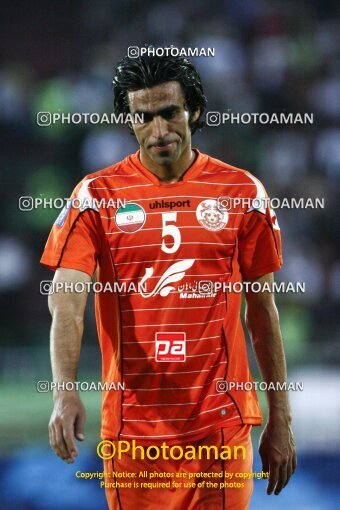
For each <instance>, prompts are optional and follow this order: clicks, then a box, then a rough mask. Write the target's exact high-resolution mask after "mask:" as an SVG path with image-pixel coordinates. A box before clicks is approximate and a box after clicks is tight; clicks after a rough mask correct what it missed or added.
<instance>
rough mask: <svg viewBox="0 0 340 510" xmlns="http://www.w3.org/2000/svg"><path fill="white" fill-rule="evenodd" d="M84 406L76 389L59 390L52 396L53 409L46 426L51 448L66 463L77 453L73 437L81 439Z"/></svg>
mask: <svg viewBox="0 0 340 510" xmlns="http://www.w3.org/2000/svg"><path fill="white" fill-rule="evenodd" d="M85 420H86V412H85V408H84V406H83V404H82V402H81V400H80V398H79V395H78V392H76V391H60V392H58V394H56V395H55V397H54V409H53V412H52V415H51V419H50V423H49V426H48V430H49V436H50V445H51V447H52V450H54V451H55V453H56V454H57V455H58V456H59V457H60V458H61V459H63V460H65V461H66V462H67V463H68V464H70V463H73V462H74V459H75V458H76V457H77V455H78V448H77V445H76V442H75V438H76V439H78V441H83V440H84V439H85V436H84V425H85Z"/></svg>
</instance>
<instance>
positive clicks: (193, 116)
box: [191, 108, 201, 122]
mask: <svg viewBox="0 0 340 510" xmlns="http://www.w3.org/2000/svg"><path fill="white" fill-rule="evenodd" d="M200 115H201V109H200V108H199V109H198V110H196V111H195V112H193V114H192V116H191V122H196V120H198V119H199V116H200Z"/></svg>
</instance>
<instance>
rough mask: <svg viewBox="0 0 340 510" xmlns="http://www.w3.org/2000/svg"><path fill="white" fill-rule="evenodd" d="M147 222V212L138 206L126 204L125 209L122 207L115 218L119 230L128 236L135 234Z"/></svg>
mask: <svg viewBox="0 0 340 510" xmlns="http://www.w3.org/2000/svg"><path fill="white" fill-rule="evenodd" d="M145 220H146V214H145V211H144V209H143V207H142V206H140V205H138V204H126V205H125V207H120V208H119V209H118V210H117V212H116V216H115V222H116V225H117V227H118V228H119V230H121V231H122V232H126V233H128V234H133V233H134V232H137V231H138V230H140V229H141V228H143V225H144V223H145Z"/></svg>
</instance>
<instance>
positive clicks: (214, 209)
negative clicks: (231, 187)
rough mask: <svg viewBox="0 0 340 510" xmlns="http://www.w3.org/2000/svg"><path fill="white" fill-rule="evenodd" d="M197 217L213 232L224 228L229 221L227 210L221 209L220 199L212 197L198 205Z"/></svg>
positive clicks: (203, 225)
mask: <svg viewBox="0 0 340 510" xmlns="http://www.w3.org/2000/svg"><path fill="white" fill-rule="evenodd" d="M196 218H197V220H198V222H199V223H200V224H201V225H202V227H204V228H205V229H207V230H212V231H213V232H216V231H218V230H222V228H224V227H225V226H226V224H227V223H228V213H227V211H226V210H224V209H219V207H218V201H217V200H212V199H207V200H203V202H201V203H200V204H199V205H198V206H197V209H196Z"/></svg>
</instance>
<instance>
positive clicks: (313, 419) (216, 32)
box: [0, 0, 340, 510]
mask: <svg viewBox="0 0 340 510" xmlns="http://www.w3.org/2000/svg"><path fill="white" fill-rule="evenodd" d="M339 14H340V4H339V2H337V1H335V0H334V1H326V2H325V1H321V0H309V1H307V0H306V1H291V0H274V1H269V0H243V1H242V2H240V1H237V0H225V1H222V0H215V2H205V1H204V0H186V1H179V0H173V1H172V2H169V3H165V2H155V1H147V0H145V1H144V2H138V1H137V0H126V1H125V2H117V1H113V2H111V1H109V0H97V1H94V0H90V1H88V2H81V1H80V0H77V1H76V0H74V1H73V2H67V1H65V0H59V1H58V2H57V1H52V2H48V3H41V2H36V1H32V2H23V1H18V0H13V1H11V2H4V3H3V5H2V7H1V16H0V27H1V30H0V40H1V49H0V52H1V59H2V67H1V72H0V133H1V142H2V144H1V145H2V151H1V165H0V169H1V170H0V171H1V187H0V197H1V198H0V204H1V215H0V224H1V234H0V290H1V298H0V299H1V301H0V303H1V306H0V315H1V337H0V338H1V340H0V342H1V345H0V416H1V418H0V427H1V429H0V447H1V457H0V473H1V476H0V510H12V509H13V510H14V509H15V510H27V509H29V510H54V509H61V508H62V509H63V510H74V509H78V508H81V509H82V510H101V509H104V508H106V505H105V501H104V493H103V491H101V490H100V489H99V488H98V483H97V482H96V481H82V480H77V479H76V478H75V471H76V469H80V470H84V471H96V470H101V464H100V462H99V460H98V459H97V458H96V455H95V453H94V452H95V448H94V446H95V444H96V442H97V441H98V433H99V416H100V394H99V393H95V392H87V393H83V394H82V397H83V401H84V403H85V405H86V408H87V414H88V421H87V427H86V435H87V440H86V442H85V443H84V444H83V445H81V447H80V452H81V455H80V457H79V459H78V460H77V462H76V464H75V465H73V466H67V465H64V464H63V463H62V461H61V460H60V459H58V458H56V457H55V456H54V454H53V453H52V452H51V451H50V449H49V447H48V433H47V423H48V420H49V416H50V412H51V408H52V402H51V394H49V393H38V392H37V391H36V388H35V385H36V382H37V381H38V380H43V379H50V369H49V354H48V336H49V324H50V317H49V313H48V310H47V303H46V297H45V296H42V295H40V293H39V283H40V281H41V280H47V279H50V278H51V274H50V272H49V271H48V270H46V269H44V268H43V267H40V266H39V258H40V256H41V252H42V250H43V246H44V243H45V241H46V237H47V235H48V232H49V230H50V227H51V223H52V222H53V221H54V219H55V217H56V216H57V214H58V211H57V210H42V209H38V210H34V211H31V212H28V211H27V212H22V211H19V208H18V199H19V197H20V196H22V195H31V196H34V197H46V198H48V197H67V196H69V194H70V191H71V190H72V189H73V187H74V185H75V184H76V183H77V182H78V181H79V180H80V179H81V178H82V177H83V176H84V175H85V174H86V173H89V172H93V171H94V170H96V169H100V168H102V167H103V166H106V165H108V164H110V163H111V162H114V161H118V160H120V159H121V158H122V157H124V156H125V155H126V154H128V153H130V152H132V151H135V150H136V148H137V146H136V143H135V141H134V139H133V137H132V136H131V135H129V133H128V131H127V128H126V127H124V126H118V127H117V126H107V125H102V126H100V125H97V126H91V125H84V124H83V125H72V126H67V125H55V126H50V127H38V126H37V124H36V114H37V112H38V111H52V112H53V111H58V109H60V111H62V112H90V113H91V112H99V113H101V112H111V111H112V91H111V80H112V70H113V66H114V64H115V63H116V62H117V60H118V59H120V58H121V57H122V56H123V55H124V54H126V51H127V48H128V47H129V46H135V45H137V46H138V45H142V44H144V43H150V42H151V43H153V44H155V45H160V46H168V45H169V44H175V45H177V46H179V47H188V46H190V47H214V48H215V52H216V54H215V57H213V58H197V59H193V60H194V62H195V64H196V65H197V67H198V69H199V72H200V74H201V77H202V80H203V84H204V87H205V91H206V95H207V96H208V100H209V103H208V110H214V111H227V109H228V108H230V109H231V110H232V111H233V112H235V113H237V112H239V113H242V112H268V113H272V112H276V113H280V112H286V113H288V112H293V113H297V112H300V113H304V112H308V113H310V112H313V113H314V124H313V125H299V124H296V125H282V126H277V125H260V124H256V125H254V124H249V125H237V124H232V125H231V124H226V125H224V126H219V127H206V128H204V130H203V131H202V132H201V133H198V134H196V135H195V136H194V146H197V147H198V148H199V149H200V150H201V151H202V152H208V153H209V154H211V155H213V156H215V157H217V158H220V159H222V160H224V161H227V162H229V163H231V164H233V165H236V166H239V167H241V168H246V169H248V170H250V171H252V172H253V173H254V174H255V175H256V176H258V177H259V178H260V179H262V181H263V182H264V184H265V186H266V188H267V191H268V193H269V194H270V196H272V197H314V198H315V197H319V198H322V197H324V198H325V204H326V206H325V209H317V210H313V209H307V210H301V209H299V210H289V209H284V210H279V211H278V218H279V222H280V226H281V230H282V237H283V248H284V262H285V264H284V268H283V269H282V270H281V271H280V273H279V274H278V275H277V278H278V280H280V281H305V282H306V287H307V291H306V293H305V294H300V295H294V294H289V295H282V296H278V297H277V302H278V305H279V311H280V315H281V324H282V330H283V334H284V339H285V348H286V353H287V360H288V366H289V378H290V380H293V381H294V380H295V381H303V383H304V391H303V392H298V393H292V395H291V397H292V404H293V411H294V430H295V433H296V439H297V446H298V454H299V467H298V471H297V473H296V475H295V477H294V478H293V479H292V481H291V483H290V484H289V486H288V488H287V489H286V490H285V491H283V494H282V495H280V496H279V497H278V498H276V497H275V498H274V497H273V496H272V497H270V498H268V497H267V496H266V495H265V482H263V481H258V482H255V492H254V497H253V502H252V506H251V508H252V510H257V509H261V510H267V509H268V510H269V509H270V510H272V509H274V508H275V509H281V508H282V509H283V508H294V509H298V510H335V509H338V508H340V489H339V487H340V484H339V471H340V463H339V460H338V456H339V454H340V436H339V430H340V427H339V425H340V399H339V390H340V374H339V359H340V349H339V345H340V340H339V335H340V324H339V319H338V316H337V312H338V310H339V301H340V246H339V236H337V234H338V232H339V227H340V220H339V212H338V210H337V204H338V203H339V198H340V179H339V176H340V17H339ZM91 299H92V298H91ZM251 363H252V367H253V372H254V375H256V374H257V372H256V369H255V366H254V361H253V357H252V360H251ZM99 377H100V357H99V349H98V346H97V337H96V331H95V323H94V316H93V311H92V306H91V302H90V303H89V306H88V307H87V316H86V333H85V337H84V341H83V350H82V354H81V363H80V370H79V380H87V381H89V380H98V379H99ZM263 397H264V396H263V395H260V398H261V400H263ZM254 432H255V433H254V445H255V448H256V447H257V438H258V434H259V429H257V430H256V431H254ZM255 468H257V469H260V465H259V462H258V459H257V460H256V463H255Z"/></svg>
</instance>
